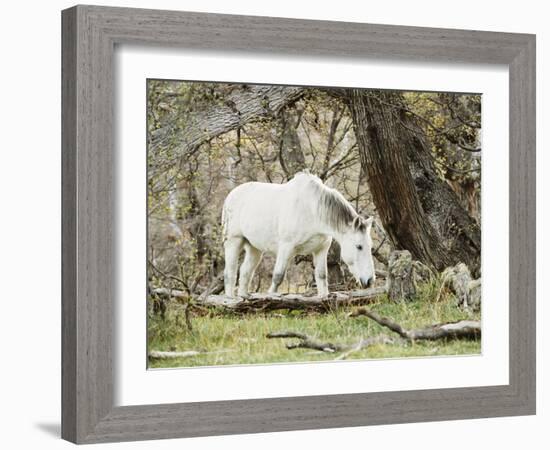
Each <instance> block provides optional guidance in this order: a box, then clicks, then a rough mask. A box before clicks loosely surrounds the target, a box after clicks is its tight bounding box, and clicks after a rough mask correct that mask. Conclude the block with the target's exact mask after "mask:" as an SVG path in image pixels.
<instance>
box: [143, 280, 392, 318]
mask: <svg viewBox="0 0 550 450" xmlns="http://www.w3.org/2000/svg"><path fill="white" fill-rule="evenodd" d="M385 292H386V288H385V287H384V286H382V287H374V288H369V289H361V290H356V291H340V292H331V293H330V294H329V295H328V296H326V297H317V296H305V295H300V294H284V295H274V294H266V293H255V294H250V295H249V296H248V297H246V298H245V297H227V296H225V295H208V296H206V297H198V298H196V299H194V303H195V304H198V305H201V306H209V307H221V308H224V309H227V310H230V311H234V312H240V313H245V312H252V311H274V310H278V309H290V310H306V311H330V310H331V309H334V308H338V307H342V306H350V305H354V306H359V305H364V304H367V303H370V302H372V301H373V300H374V299H376V298H377V297H378V296H380V295H382V294H384V293H385ZM151 293H153V294H155V295H159V296H169V297H173V298H186V299H187V298H189V296H188V295H187V294H186V293H185V292H183V291H178V290H174V289H167V288H154V289H152V290H151Z"/></svg>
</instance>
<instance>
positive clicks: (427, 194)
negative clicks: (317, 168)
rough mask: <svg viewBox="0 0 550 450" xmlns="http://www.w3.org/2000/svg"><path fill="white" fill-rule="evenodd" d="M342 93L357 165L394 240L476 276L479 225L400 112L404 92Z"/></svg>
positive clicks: (428, 259) (416, 254) (433, 262)
mask: <svg viewBox="0 0 550 450" xmlns="http://www.w3.org/2000/svg"><path fill="white" fill-rule="evenodd" d="M346 99H347V102H348V105H349V109H350V112H351V115H352V118H353V122H354V128H355V135H356V139H357V144H358V148H359V154H360V157H361V165H362V167H363V170H364V171H365V173H366V174H367V175H368V183H369V187H370V190H371V192H372V196H373V200H374V203H375V205H376V207H377V209H378V212H379V214H380V218H381V220H382V223H383V225H384V228H385V229H386V230H387V232H388V234H389V236H390V238H391V240H392V241H393V243H394V245H395V246H396V247H397V248H404V249H407V250H409V251H410V252H411V253H412V255H413V258H414V259H418V260H420V261H422V262H424V263H425V264H428V265H430V266H432V267H435V268H436V269H437V270H442V269H444V268H445V267H448V266H453V265H455V264H457V263H459V262H464V263H465V264H466V265H468V267H470V269H471V271H472V272H473V273H474V276H477V274H478V273H479V271H480V250H481V234H480V229H479V226H478V225H477V223H476V221H475V220H474V219H472V217H470V216H469V214H468V213H467V212H466V210H465V209H464V208H463V207H462V206H461V204H460V201H459V199H458V198H457V196H456V194H455V193H454V191H453V190H452V189H451V187H450V186H449V185H448V184H447V183H445V182H444V181H443V180H441V179H440V178H439V177H438V175H437V173H436V171H435V167H434V163H433V157H432V154H431V151H430V148H429V146H428V144H427V143H426V141H425V138H424V135H423V133H422V130H421V129H420V127H419V126H418V125H417V124H416V123H415V121H414V119H413V118H412V117H411V116H410V115H408V114H407V113H406V112H405V108H404V99H403V97H402V96H401V95H400V94H397V93H387V92H376V93H374V92H372V91H370V92H369V91H365V90H359V89H351V90H349V91H348V93H347V97H346Z"/></svg>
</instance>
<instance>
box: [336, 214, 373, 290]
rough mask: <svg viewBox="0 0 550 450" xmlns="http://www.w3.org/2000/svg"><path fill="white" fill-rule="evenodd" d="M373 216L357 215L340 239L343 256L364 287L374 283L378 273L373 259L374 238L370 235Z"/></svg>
mask: <svg viewBox="0 0 550 450" xmlns="http://www.w3.org/2000/svg"><path fill="white" fill-rule="evenodd" d="M372 221H373V218H372V217H369V218H368V219H366V220H365V219H363V218H361V217H359V216H357V217H355V219H354V220H353V222H352V224H351V226H350V228H349V230H348V231H347V232H346V233H343V235H342V238H341V239H340V241H341V242H339V243H340V248H341V257H342V260H343V261H344V262H345V263H346V264H347V266H348V268H349V270H350V272H351V273H352V274H353V276H354V277H355V279H356V280H357V282H358V283H360V284H361V285H362V286H363V287H369V286H371V285H372V283H374V280H375V279H376V274H375V272H374V263H373V260H372V239H371V236H370V233H371V228H372Z"/></svg>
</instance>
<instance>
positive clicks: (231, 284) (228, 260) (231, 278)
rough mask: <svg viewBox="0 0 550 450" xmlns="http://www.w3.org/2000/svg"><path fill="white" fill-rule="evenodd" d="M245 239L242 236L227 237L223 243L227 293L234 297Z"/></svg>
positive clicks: (224, 279) (224, 277) (224, 275)
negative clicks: (238, 266)
mask: <svg viewBox="0 0 550 450" xmlns="http://www.w3.org/2000/svg"><path fill="white" fill-rule="evenodd" d="M243 244H244V239H243V238H242V237H232V238H229V239H226V241H225V242H224V243H223V246H224V249H225V268H224V271H223V281H224V286H225V295H227V296H229V297H233V294H234V293H235V282H236V281H237V265H238V264H239V255H240V254H241V250H242V248H243Z"/></svg>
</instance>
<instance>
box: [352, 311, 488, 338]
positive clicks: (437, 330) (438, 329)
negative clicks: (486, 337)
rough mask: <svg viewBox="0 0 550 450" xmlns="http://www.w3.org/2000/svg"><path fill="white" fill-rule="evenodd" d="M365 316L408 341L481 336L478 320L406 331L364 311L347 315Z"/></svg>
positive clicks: (394, 323) (385, 318)
mask: <svg viewBox="0 0 550 450" xmlns="http://www.w3.org/2000/svg"><path fill="white" fill-rule="evenodd" d="M358 316H366V317H368V318H369V319H372V320H374V321H375V322H376V323H378V324H379V325H382V326H383V327H386V328H389V329H390V330H391V331H393V332H394V333H397V334H398V335H399V336H401V337H402V338H403V339H407V340H409V341H418V340H437V339H479V338H480V336H481V322H480V321H478V320H461V321H459V322H450V323H441V324H435V325H431V326H429V327H425V328H418V329H413V330H407V329H405V328H403V327H402V326H401V325H400V324H398V323H396V322H393V321H392V320H390V319H388V318H387V317H381V316H379V315H378V314H376V313H374V312H372V311H370V310H368V309H366V308H359V309H358V310H356V311H354V312H352V313H350V314H349V317H358Z"/></svg>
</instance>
